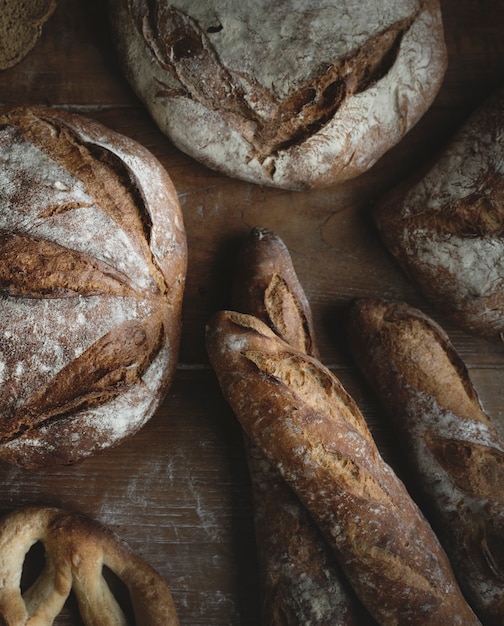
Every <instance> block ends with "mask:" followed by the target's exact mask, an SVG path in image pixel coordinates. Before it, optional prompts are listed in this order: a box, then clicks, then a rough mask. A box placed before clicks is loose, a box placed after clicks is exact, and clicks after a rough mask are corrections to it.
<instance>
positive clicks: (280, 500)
mask: <svg viewBox="0 0 504 626" xmlns="http://www.w3.org/2000/svg"><path fill="white" fill-rule="evenodd" d="M233 308H235V309H236V310H237V311H240V312H242V313H249V314H252V315H255V316H256V317H257V318H259V319H261V320H262V321H264V322H265V323H266V324H268V326H270V327H271V329H272V330H274V332H275V333H276V334H277V335H279V336H280V337H282V338H283V339H284V340H285V341H287V343H289V344H290V345H292V346H293V347H294V348H297V349H298V350H300V351H302V352H306V353H308V354H312V355H315V354H317V347H316V343H315V338H314V329H313V321H312V315H311V310H310V306H309V303H308V300H307V298H306V296H305V294H304V291H303V289H302V286H301V284H300V282H299V280H298V277H297V275H296V272H295V270H294V266H293V264H292V259H291V257H290V254H289V251H288V249H287V247H286V246H285V244H284V242H283V241H282V240H281V239H280V237H278V235H276V234H275V233H274V232H272V231H271V230H269V229H266V228H255V229H253V230H252V231H251V233H250V234H249V236H248V238H247V239H246V241H245V243H244V245H243V247H242V249H241V251H240V255H239V257H238V261H237V268H236V276H235V281H234V288H233ZM245 447H246V451H247V460H248V465H249V469H250V476H251V483H252V493H253V497H254V510H255V528H256V538H257V549H258V555H259V564H260V573H261V577H262V578H261V587H262V596H263V606H262V615H263V623H264V625H265V626H266V625H269V626H297V625H299V624H306V623H316V624H318V625H319V626H338V625H341V626H352V625H355V626H363V625H364V624H367V623H369V622H370V620H371V618H370V617H369V616H367V615H364V609H363V608H362V607H361V606H359V603H358V602H357V600H356V598H355V595H354V593H353V590H352V589H351V588H350V586H349V584H348V581H347V580H346V579H345V577H344V575H343V572H342V571H341V568H340V566H339V564H338V563H337V561H336V558H335V556H334V554H332V551H331V549H330V547H329V545H328V544H327V542H326V541H325V540H324V538H323V536H322V534H321V532H320V529H319V528H318V527H317V526H316V524H315V523H314V521H313V520H312V519H311V517H310V515H309V513H308V511H307V510H306V508H305V507H304V506H303V505H302V504H301V502H300V500H299V498H298V497H297V496H296V494H295V493H294V492H293V491H292V489H291V488H290V487H289V486H288V485H287V484H286V483H285V481H284V480H283V478H282V477H281V475H280V474H279V472H278V470H277V469H276V468H275V467H274V466H273V465H272V464H271V463H269V462H268V461H267V460H266V459H265V458H264V454H263V453H262V452H261V451H260V450H259V449H258V447H257V446H255V445H254V444H253V443H252V442H251V441H250V439H249V438H248V437H245Z"/></svg>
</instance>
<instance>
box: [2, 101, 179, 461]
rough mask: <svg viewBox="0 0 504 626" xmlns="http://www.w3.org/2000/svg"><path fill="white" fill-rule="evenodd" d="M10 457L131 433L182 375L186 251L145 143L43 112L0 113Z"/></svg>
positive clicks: (45, 455)
mask: <svg viewBox="0 0 504 626" xmlns="http://www.w3.org/2000/svg"><path fill="white" fill-rule="evenodd" d="M0 179H1V184H0V239H1V244H2V245H1V246H0V327H1V329H2V332H1V333H0V355H1V359H0V365H1V367H0V371H1V384H0V407H1V410H0V459H3V460H7V461H10V462H13V463H17V464H20V465H23V466H26V467H40V466H44V465H46V464H60V463H61V464H67V463H72V462H74V461H77V460H79V459H82V458H84V457H86V456H89V455H90V454H94V453H95V452H98V451H100V450H103V449H104V448H107V447H109V446H111V445H115V444H116V443H118V442H119V441H121V440H122V439H124V438H125V437H127V436H130V435H132V434H133V433H135V432H136V431H137V430H138V429H139V428H140V427H141V426H143V425H144V424H145V423H146V421H147V420H148V419H149V418H150V417H151V416H152V414H153V413H154V411H155V410H156V409H157V407H158V406H159V404H160V402H161V401H162V399H163V397H164V395H165V393H166V391H167V389H168V387H169V385H170V383H171V380H172V378H173V374H174V372H175V367H176V363H177V359H178V349H179V341H180V324H181V320H180V316H181V304H182V296H183V290H184V284H185V273H186V263H187V247H186V237H185V230H184V224H183V220H182V214H181V211H180V206H179V203H178V199H177V195H176V192H175V189H174V187H173V184H172V182H171V179H170V177H169V175H168V173H167V172H166V170H165V169H164V168H163V167H162V165H161V164H160V163H159V162H158V161H157V159H155V158H154V156H153V155H152V154H151V153H150V152H148V151H147V150H146V149H145V148H143V147H142V146H140V145H139V144H138V143H137V142H135V141H132V140H131V139H129V138H127V137H125V136H123V135H120V134H118V133H115V132H113V131H111V130H110V129H107V128H105V127H104V126H102V125H101V124H99V123H97V122H94V121H92V120H90V119H87V118H84V117H81V116H78V115H73V114H70V113H67V112H64V111H56V110H52V109H49V108H45V107H38V106H36V107H20V108H14V109H8V110H4V111H2V112H1V113H0Z"/></svg>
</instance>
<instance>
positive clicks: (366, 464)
mask: <svg viewBox="0 0 504 626" xmlns="http://www.w3.org/2000/svg"><path fill="white" fill-rule="evenodd" d="M207 348H208V354H209V356H210V361H211V363H212V365H213V367H214V370H215V372H216V374H217V378H218V380H219V383H220V385H221V388H222V391H223V394H224V396H225V397H226V399H227V400H228V402H229V404H230V405H231V407H232V408H233V410H234V412H235V414H236V416H237V418H238V419H239V421H240V422H241V424H242V426H243V428H244V429H245V431H246V432H247V434H248V436H249V437H250V438H251V439H252V441H253V442H254V443H255V445H257V446H258V447H259V448H260V449H261V450H262V452H263V453H264V454H265V456H266V457H267V458H268V460H269V461H270V463H273V464H274V465H275V466H276V467H277V469H278V470H279V471H280V473H281V475H282V476H283V478H284V479H285V480H286V482H287V483H288V484H289V485H290V487H291V488H292V489H294V491H295V492H296V493H297V495H298V496H299V498H300V499H301V500H302V502H303V503H304V505H305V506H306V507H307V509H308V510H309V511H310V513H311V515H312V516H313V518H314V520H315V521H316V523H317V524H318V526H319V527H320V528H321V530H322V532H323V533H324V534H325V536H326V539H327V541H328V542H329V543H330V545H331V546H332V548H333V549H334V551H335V554H336V556H337V558H338V560H339V562H340V563H341V565H342V567H343V570H344V571H345V574H346V576H347V578H348V580H349V581H350V583H351V584H352V586H353V588H354V589H355V591H356V593H357V595H358V596H359V597H360V599H361V601H362V602H363V604H364V605H365V606H366V607H367V608H368V610H369V611H370V613H371V614H372V615H373V616H374V617H375V619H376V620H377V621H378V622H379V623H381V624H384V625H400V624H412V625H417V624H418V625H422V626H424V625H425V624H430V625H438V624H439V625H443V626H444V625H446V624H450V625H453V626H455V625H464V626H469V625H475V624H479V621H478V619H477V618H476V616H475V615H474V613H473V612H472V610H471V609H470V608H469V606H468V604H467V603H466V601H465V599H464V597H463V596H462V594H461V591H460V589H459V587H458V585H457V582H456V580H455V578H454V575H453V571H452V569H451V566H450V563H449V561H448V559H447V557H446V554H445V553H444V551H443V550H442V548H441V546H440V544H439V542H438V540H437V538H436V536H435V535H434V533H433V531H432V529H431V527H430V526H429V525H428V523H427V522H426V520H425V518H424V517H423V515H422V514H421V512H420V510H419V509H418V507H417V506H416V505H415V504H414V502H413V501H412V500H411V498H410V496H409V495H408V493H407V491H406V489H405V487H404V485H403V484H402V483H401V482H400V481H399V479H398V478H397V476H396V475H395V474H394V473H393V471H392V470H391V468H390V467H389V466H388V465H387V464H386V463H385V462H384V461H383V459H382V458H381V456H380V454H379V452H378V449H377V448H376V445H375V443H374V440H373V438H372V436H371V434H370V432H369V430H368V427H367V425H366V422H365V420H364V418H363V416H362V414H361V413H360V411H359V409H358V407H357V406H356V404H355V402H354V401H353V400H352V398H351V397H350V396H349V395H348V394H347V393H346V391H345V390H344V389H343V387H342V385H341V383H340V382H339V381H338V379H337V378H336V377H335V376H334V375H333V374H332V373H331V372H330V371H329V370H328V369H327V368H326V367H324V366H323V365H322V364H321V363H320V362H319V361H317V360H316V359H314V358H312V357H310V356H307V355H305V354H303V353H301V352H299V351H298V350H295V349H293V348H291V347H290V346H289V345H288V344H287V343H286V342H284V341H283V340H282V339H280V338H279V337H278V336H277V335H276V334H275V333H274V332H273V331H272V330H271V329H269V328H268V327H267V326H266V325H265V324H264V323H263V322H261V321H260V320H258V319H257V318H255V317H254V316H250V315H244V314H240V313H236V312H229V311H221V312H218V313H216V314H215V315H214V316H213V317H212V319H211V320H210V321H209V323H208V326H207Z"/></svg>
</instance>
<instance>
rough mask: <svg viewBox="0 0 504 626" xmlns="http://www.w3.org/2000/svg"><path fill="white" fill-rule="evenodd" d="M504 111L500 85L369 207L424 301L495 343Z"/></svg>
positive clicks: (498, 333) (502, 324) (501, 262)
mask: <svg viewBox="0 0 504 626" xmlns="http://www.w3.org/2000/svg"><path fill="white" fill-rule="evenodd" d="M503 111H504V87H502V88H501V89H500V90H498V91H497V92H496V93H495V94H493V95H492V96H491V97H490V98H489V99H488V100H486V101H485V102H484V103H483V104H482V105H481V106H480V107H479V108H478V109H477V110H476V111H475V112H474V113H473V114H472V115H471V116H470V117H469V119H468V120H467V121H466V122H465V123H464V124H463V125H462V127H461V128H460V129H459V131H458V132H457V133H456V134H455V135H454V137H453V138H452V139H451V140H450V141H449V142H448V144H447V145H446V147H445V149H444V150H443V151H442V153H441V154H440V155H438V156H437V157H436V158H435V160H434V162H433V163H431V164H429V165H428V166H427V167H426V168H422V169H419V170H418V171H417V172H416V173H415V174H414V175H413V177H412V178H411V179H409V180H406V181H405V182H404V183H402V184H400V185H398V186H397V187H396V188H394V189H392V190H391V191H390V192H389V193H387V194H385V196H384V197H383V198H381V199H379V201H378V203H377V205H376V207H375V209H374V217H375V221H376V224H377V226H378V229H379V231H380V234H381V237H382V239H383V241H384V243H385V245H386V246H387V248H388V249H389V251H390V252H391V253H392V254H393V256H394V257H395V258H396V260H397V261H398V263H399V265H400V266H401V268H402V269H403V270H404V272H405V273H406V275H407V276H408V277H409V278H410V279H411V281H412V283H414V284H415V285H416V286H417V287H418V288H419V289H420V291H422V293H423V295H424V296H425V297H426V299H427V300H429V301H430V302H431V303H432V304H433V305H434V306H435V307H436V308H437V309H438V310H439V311H442V312H443V313H444V314H446V315H448V316H449V318H450V320H451V321H452V322H453V323H454V324H456V325H457V326H459V327H460V328H462V329H464V330H465V331H467V332H469V333H471V334H475V335H480V336H483V337H486V338H488V339H490V340H493V341H499V340H501V339H502V336H503V333H504V243H503V241H504V240H503V233H504V226H503V224H504V114H503Z"/></svg>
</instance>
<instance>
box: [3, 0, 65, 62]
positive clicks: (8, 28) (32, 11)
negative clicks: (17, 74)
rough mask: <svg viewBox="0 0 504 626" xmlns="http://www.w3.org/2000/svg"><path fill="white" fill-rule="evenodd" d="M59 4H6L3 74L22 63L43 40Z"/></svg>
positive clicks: (12, 0)
mask: <svg viewBox="0 0 504 626" xmlns="http://www.w3.org/2000/svg"><path fill="white" fill-rule="evenodd" d="M55 8H56V0H29V1H28V2H26V1H24V2H23V1H22V0H4V1H3V2H2V11H1V13H0V70H6V69H8V68H9V67H13V66H14V65H17V64H18V63H19V62H21V61H22V60H23V59H24V57H25V56H26V55H27V54H28V53H29V52H30V51H31V50H32V49H33V48H34V46H35V44H36V43H37V41H38V40H39V38H40V35H41V32H42V26H43V25H44V23H45V22H46V21H47V20H48V19H49V18H50V17H51V15H52V14H53V12H54V10H55Z"/></svg>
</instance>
